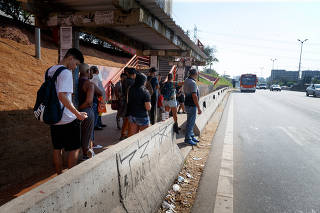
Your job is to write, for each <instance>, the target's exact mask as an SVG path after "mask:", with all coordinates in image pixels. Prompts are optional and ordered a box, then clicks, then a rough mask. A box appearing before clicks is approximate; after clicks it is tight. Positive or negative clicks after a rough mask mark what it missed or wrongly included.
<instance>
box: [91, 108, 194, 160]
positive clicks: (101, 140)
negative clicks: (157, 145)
mask: <svg viewBox="0 0 320 213" xmlns="http://www.w3.org/2000/svg"><path fill="white" fill-rule="evenodd" d="M116 115H117V111H116V110H112V109H111V106H110V105H109V104H108V105H107V113H105V114H104V115H103V116H102V122H103V123H104V124H106V125H107V127H104V128H103V130H96V131H95V144H99V145H101V146H102V148H101V149H95V150H94V151H95V153H96V154H97V153H100V152H102V151H104V150H106V149H108V148H109V147H110V146H112V145H115V144H117V143H119V142H120V141H119V138H120V133H121V130H119V129H117V123H116ZM186 121H187V115H186V114H178V123H179V126H180V127H181V131H180V133H179V134H178V135H177V144H178V146H179V148H180V150H181V151H182V153H183V155H184V157H185V156H186V155H187V154H188V153H189V151H190V149H191V146H187V145H185V144H184V127H185V122H186ZM121 122H122V119H121ZM121 124H122V123H121Z"/></svg>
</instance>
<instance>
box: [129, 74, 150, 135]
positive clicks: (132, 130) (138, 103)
mask: <svg viewBox="0 0 320 213" xmlns="http://www.w3.org/2000/svg"><path fill="white" fill-rule="evenodd" d="M146 81H147V77H146V76H145V75H144V74H141V73H140V74H137V76H136V79H135V82H134V84H133V85H132V87H130V88H129V89H128V119H129V131H128V137H130V136H132V135H134V134H136V133H138V132H140V131H142V130H144V129H146V128H148V127H149V125H150V118H149V115H148V111H150V109H151V96H150V93H149V91H148V90H147V88H146V87H145V84H146Z"/></svg>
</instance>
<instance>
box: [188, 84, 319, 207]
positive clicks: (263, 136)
mask: <svg viewBox="0 0 320 213" xmlns="http://www.w3.org/2000/svg"><path fill="white" fill-rule="evenodd" d="M230 104H232V105H233V106H232V107H230ZM230 110H232V111H230ZM230 113H233V116H232V117H231V119H232V126H233V128H230V127H229V128H227V127H228V122H229V126H230V116H229V114H230ZM226 129H230V131H232V134H233V137H232V138H233V175H232V177H233V179H232V181H231V184H232V185H233V186H232V189H233V190H231V191H232V193H233V194H232V195H231V196H229V197H231V198H232V199H233V204H232V207H231V208H227V210H226V211H224V212H235V213H264V212H266V213H291V212H292V213H320V98H314V97H306V95H305V93H301V92H292V91H281V92H271V91H269V90H258V91H257V92H256V93H240V92H234V93H233V94H232V95H231V96H230V98H229V101H228V105H227V106H226V109H225V112H224V115H223V118H222V120H221V122H220V125H219V128H218V131H217V133H216V135H215V137H214V140H213V144H214V145H213V147H212V150H211V153H210V155H209V158H208V162H207V164H206V167H205V171H204V174H203V177H202V179H201V181H200V187H199V190H198V194H197V200H196V202H195V206H194V208H193V212H214V207H215V204H216V203H215V202H216V200H217V199H216V196H217V188H218V185H219V183H218V182H219V171H220V167H221V158H222V156H223V154H222V150H223V146H224V145H223V144H224V143H226V142H224V143H223V141H224V140H225V133H226ZM230 131H229V133H230ZM220 174H221V173H220ZM228 209H229V210H228ZM230 209H231V210H230Z"/></svg>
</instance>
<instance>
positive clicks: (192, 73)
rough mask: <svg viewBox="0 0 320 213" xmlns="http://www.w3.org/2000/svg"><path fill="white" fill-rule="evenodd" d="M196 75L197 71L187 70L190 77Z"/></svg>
mask: <svg viewBox="0 0 320 213" xmlns="http://www.w3.org/2000/svg"><path fill="white" fill-rule="evenodd" d="M197 73H198V70H197V69H194V68H193V69H191V70H189V74H190V75H196V74H197Z"/></svg>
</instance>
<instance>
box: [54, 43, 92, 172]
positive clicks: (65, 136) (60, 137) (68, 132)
mask: <svg viewBox="0 0 320 213" xmlns="http://www.w3.org/2000/svg"><path fill="white" fill-rule="evenodd" d="M83 61H84V59H83V55H82V53H81V52H80V51H79V50H78V49H76V48H71V49H69V50H68V51H67V53H66V55H65V56H64V58H63V59H62V60H61V62H60V63H59V64H58V65H55V66H53V67H51V68H50V69H49V70H48V75H49V76H53V75H54V73H55V72H56V70H57V69H58V68H59V67H61V66H64V67H66V69H64V70H63V71H62V72H61V73H60V74H59V75H58V78H57V81H56V90H57V95H58V98H59V101H60V104H61V107H63V106H64V110H63V115H62V118H61V120H60V121H59V122H58V123H57V124H55V125H51V126H50V129H51V139H52V144H53V162H54V165H55V170H56V172H57V174H61V173H62V149H64V150H65V151H67V152H69V153H68V168H69V169H70V168H71V167H73V166H75V165H76V163H77V161H78V157H79V150H80V146H81V141H80V134H81V133H80V121H82V120H84V119H86V118H87V113H86V112H79V111H78V110H77V109H76V108H75V107H74V105H73V103H72V93H73V78H72V71H74V70H75V69H76V67H77V66H78V65H79V64H80V63H83Z"/></svg>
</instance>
